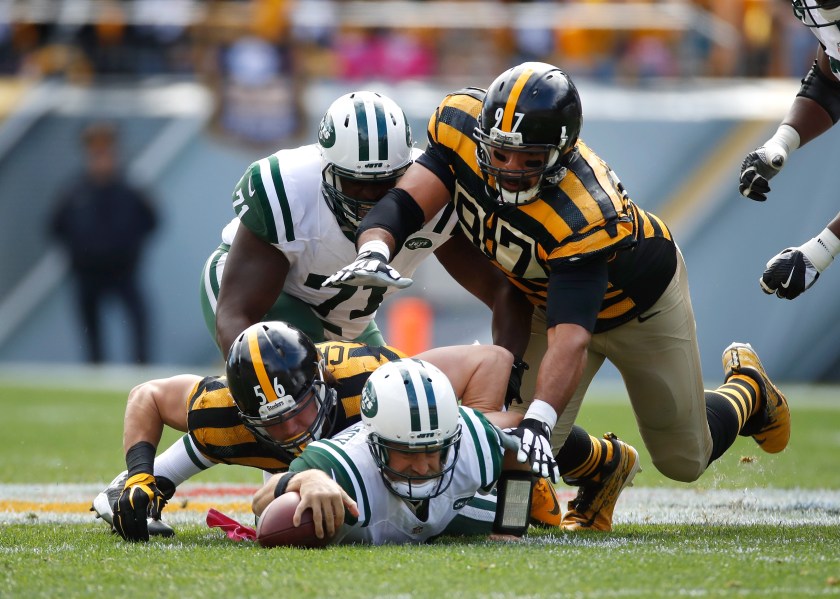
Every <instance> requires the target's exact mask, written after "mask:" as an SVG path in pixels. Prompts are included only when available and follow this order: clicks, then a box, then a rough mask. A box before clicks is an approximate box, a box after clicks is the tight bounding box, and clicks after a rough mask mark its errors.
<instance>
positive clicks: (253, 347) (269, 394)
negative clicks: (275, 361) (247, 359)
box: [248, 330, 277, 402]
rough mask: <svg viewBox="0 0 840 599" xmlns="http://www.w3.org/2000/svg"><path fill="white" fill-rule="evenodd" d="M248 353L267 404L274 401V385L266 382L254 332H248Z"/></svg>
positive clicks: (275, 395) (275, 397)
mask: <svg viewBox="0 0 840 599" xmlns="http://www.w3.org/2000/svg"><path fill="white" fill-rule="evenodd" d="M248 351H249V352H250V354H251V363H252V364H253V365H254V372H256V373H257V380H258V381H259V382H260V387H262V389H263V391H264V392H265V398H266V400H268V401H269V402H272V401H276V400H277V394H276V393H275V392H274V385H272V384H271V381H270V380H268V373H267V372H266V371H265V363H264V362H263V359H262V354H261V353H260V341H259V338H258V337H257V331H256V330H251V331H249V332H248Z"/></svg>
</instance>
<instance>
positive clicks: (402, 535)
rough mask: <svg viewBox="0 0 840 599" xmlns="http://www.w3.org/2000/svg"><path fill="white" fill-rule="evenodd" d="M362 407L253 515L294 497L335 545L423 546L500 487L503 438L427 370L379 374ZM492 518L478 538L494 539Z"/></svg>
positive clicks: (418, 365)
mask: <svg viewBox="0 0 840 599" xmlns="http://www.w3.org/2000/svg"><path fill="white" fill-rule="evenodd" d="M361 407H362V421H361V422H360V423H358V424H357V425H355V426H353V427H351V428H349V429H347V430H346V431H345V432H344V433H342V434H340V435H338V436H337V437H334V438H332V439H329V440H326V439H325V440H321V441H316V442H314V443H311V444H310V445H308V446H307V447H306V449H304V451H303V453H302V454H301V455H300V456H299V457H298V458H296V459H295V460H294V461H293V462H292V464H291V466H290V468H289V473H286V474H278V475H275V476H274V477H273V478H272V479H269V481H268V482H267V483H266V485H265V486H264V487H263V488H262V489H260V490H259V491H258V492H257V494H256V495H255V497H254V506H253V507H254V512H255V513H256V514H257V515H259V514H262V512H263V511H264V510H265V508H266V507H267V506H268V504H269V503H270V502H271V501H272V500H273V499H274V498H275V497H279V496H280V495H282V494H283V493H287V492H291V491H296V492H298V493H300V496H301V503H300V505H299V506H298V511H299V512H300V513H303V511H304V510H305V509H308V508H309V507H312V506H313V505H314V504H317V507H316V509H313V513H314V514H322V513H335V514H336V517H335V518H327V519H325V520H323V521H320V520H319V522H318V523H316V530H318V528H319V527H321V530H322V531H323V533H324V534H326V535H327V536H328V537H330V542H331V543H341V544H348V543H366V544H373V545H382V544H386V543H396V544H399V543H423V542H426V541H428V540H429V539H431V538H433V537H435V536H437V535H440V534H442V533H443V532H444V531H445V530H446V528H447V526H448V525H449V524H450V523H451V522H452V521H453V520H454V519H455V518H456V517H457V516H459V515H461V514H462V513H463V511H464V509H465V508H466V507H467V506H468V503H469V502H470V500H472V499H473V498H474V497H475V496H476V495H477V494H479V495H483V494H488V493H489V492H490V491H491V490H492V489H493V487H494V485H495V483H496V481H497V480H498V479H499V477H500V475H501V471H502V458H503V452H504V450H503V448H502V440H501V436H502V435H504V433H501V432H500V431H499V430H498V429H497V428H495V427H493V425H491V424H490V423H489V422H488V421H487V420H486V419H485V418H484V416H482V415H481V414H480V413H479V412H476V411H474V410H472V409H470V408H464V407H461V408H459V407H458V399H457V397H456V394H455V391H454V390H453V387H452V384H451V383H450V381H449V379H448V378H447V377H446V375H444V374H443V373H442V372H441V371H440V370H439V369H437V368H436V367H435V366H433V365H432V364H430V363H428V362H425V361H423V360H418V359H416V358H406V359H401V360H396V361H392V362H389V363H387V364H385V365H383V366H380V367H379V368H377V369H376V370H375V371H374V373H373V374H372V375H371V376H370V378H369V379H368V381H367V383H366V384H365V387H364V390H363V391H362V404H361ZM487 498H488V499H489V500H491V501H492V502H493V503H495V497H494V496H490V495H487ZM345 508H347V509H345ZM488 514H489V518H488V520H489V521H488V522H487V525H486V527H485V528H484V529H483V530H482V529H476V530H475V532H476V533H479V532H483V533H489V532H490V531H491V521H492V516H493V510H492V509H491V510H489V511H488ZM316 518H317V516H316Z"/></svg>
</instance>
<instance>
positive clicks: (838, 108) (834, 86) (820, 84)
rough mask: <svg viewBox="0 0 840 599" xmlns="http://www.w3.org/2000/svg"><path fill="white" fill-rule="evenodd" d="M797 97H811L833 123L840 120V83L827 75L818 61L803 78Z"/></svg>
mask: <svg viewBox="0 0 840 599" xmlns="http://www.w3.org/2000/svg"><path fill="white" fill-rule="evenodd" d="M796 95H797V97H799V96H802V97H803V98H809V99H811V100H813V101H814V102H816V103H817V104H819V105H820V106H822V107H823V108H824V109H825V111H826V112H827V113H828V115H829V116H830V117H831V121H832V122H833V123H837V121H838V120H840V83H838V81H837V80H836V79H834V78H830V77H827V76H826V75H825V73H823V72H822V71H821V70H820V67H819V66H818V65H817V61H814V64H813V65H812V66H811V70H809V71H808V74H807V75H805V78H804V79H803V80H802V87H800V88H799V93H798V94H796Z"/></svg>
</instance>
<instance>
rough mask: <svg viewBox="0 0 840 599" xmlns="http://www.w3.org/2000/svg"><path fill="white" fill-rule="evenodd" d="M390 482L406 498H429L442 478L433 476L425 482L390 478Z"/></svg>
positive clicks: (398, 493)
mask: <svg viewBox="0 0 840 599" xmlns="http://www.w3.org/2000/svg"><path fill="white" fill-rule="evenodd" d="M388 482H389V483H390V485H391V488H392V489H394V491H395V492H396V493H397V495H399V496H400V497H405V498H406V499H427V498H428V497H431V495H432V493H434V491H435V489H436V487H437V484H438V483H439V482H440V479H439V478H433V479H430V480H427V481H425V482H409V481H407V480H402V481H399V482H397V481H393V480H389V481H388Z"/></svg>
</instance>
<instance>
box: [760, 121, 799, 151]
mask: <svg viewBox="0 0 840 599" xmlns="http://www.w3.org/2000/svg"><path fill="white" fill-rule="evenodd" d="M771 142H775V143H777V144H779V145H781V146H782V147H783V148H784V149H785V154H787V155H788V156H790V155H791V153H792V152H793V151H794V150H796V149H797V148H799V133H798V132H797V131H796V129H794V128H793V127H791V126H790V125H780V126H779V128H778V129H776V133H775V134H773V137H771V138H770V139H769V140H767V143H771ZM765 145H767V144H765Z"/></svg>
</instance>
